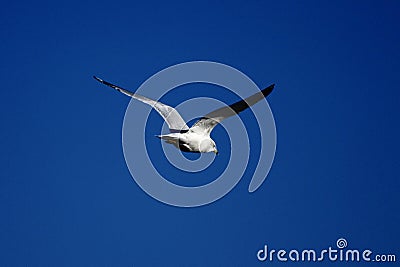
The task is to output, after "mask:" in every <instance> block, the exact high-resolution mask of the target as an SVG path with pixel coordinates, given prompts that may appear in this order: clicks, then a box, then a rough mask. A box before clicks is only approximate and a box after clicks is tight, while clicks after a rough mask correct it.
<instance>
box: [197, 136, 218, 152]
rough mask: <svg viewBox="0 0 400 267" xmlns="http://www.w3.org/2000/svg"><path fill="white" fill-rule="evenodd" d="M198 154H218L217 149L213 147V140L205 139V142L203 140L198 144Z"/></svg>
mask: <svg viewBox="0 0 400 267" xmlns="http://www.w3.org/2000/svg"><path fill="white" fill-rule="evenodd" d="M199 150H200V152H203V153H204V152H206V153H207V152H214V153H215V154H218V149H217V146H216V145H215V142H214V140H212V139H211V138H207V139H205V140H203V141H202V142H201V143H200V149H199Z"/></svg>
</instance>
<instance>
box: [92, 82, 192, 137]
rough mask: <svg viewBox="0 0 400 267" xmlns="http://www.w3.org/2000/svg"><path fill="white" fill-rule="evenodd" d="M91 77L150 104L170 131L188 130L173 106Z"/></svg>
mask: <svg viewBox="0 0 400 267" xmlns="http://www.w3.org/2000/svg"><path fill="white" fill-rule="evenodd" d="M93 78H95V79H96V80H97V81H99V82H101V83H102V84H105V85H107V86H109V87H111V88H114V89H115V90H117V91H119V92H121V93H123V94H125V95H127V96H130V97H133V98H135V99H137V100H139V101H141V102H143V103H146V104H148V105H150V106H151V107H152V108H154V109H155V110H156V111H157V112H158V113H159V114H160V115H161V116H162V117H163V119H164V120H165V122H166V123H167V124H168V127H169V130H170V131H171V132H180V131H187V130H189V127H188V126H187V125H186V123H185V121H184V120H183V119H182V117H181V115H179V113H178V111H176V109H174V108H173V107H170V106H168V105H165V104H163V103H161V102H158V101H155V100H153V99H150V98H147V97H145V96H142V95H138V94H135V93H132V92H130V91H128V90H126V89H124V88H121V87H119V86H116V85H114V84H112V83H109V82H107V81H104V80H102V79H100V78H98V77H96V76H93Z"/></svg>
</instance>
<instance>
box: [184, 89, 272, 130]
mask: <svg viewBox="0 0 400 267" xmlns="http://www.w3.org/2000/svg"><path fill="white" fill-rule="evenodd" d="M274 86H275V84H272V85H270V86H268V87H267V88H265V89H264V90H261V91H260V92H258V93H255V94H254V95H252V96H249V97H248V98H246V99H243V100H241V101H238V102H236V103H234V104H232V105H229V106H225V107H222V108H219V109H216V110H214V111H212V112H210V113H208V114H207V115H204V117H202V118H201V119H199V120H198V121H197V122H196V123H195V124H194V125H193V126H192V127H191V128H190V131H193V132H197V133H201V134H207V135H209V134H210V132H211V131H212V130H213V129H214V127H215V126H216V125H217V124H218V123H220V122H221V121H222V120H224V119H226V118H229V117H231V116H233V115H236V114H238V113H240V112H242V111H243V110H245V109H247V108H248V107H250V106H252V105H254V104H256V103H257V102H259V101H260V100H261V99H264V98H265V97H267V96H268V95H269V94H270V93H271V92H272V90H273V89H274Z"/></svg>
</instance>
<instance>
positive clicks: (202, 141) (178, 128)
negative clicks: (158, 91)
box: [93, 76, 275, 154]
mask: <svg viewBox="0 0 400 267" xmlns="http://www.w3.org/2000/svg"><path fill="white" fill-rule="evenodd" d="M93 78H95V79H96V80H97V81H99V82H101V83H103V84H105V85H107V86H110V87H112V88H114V89H115V90H117V91H119V92H121V93H123V94H125V95H127V96H130V97H132V98H135V99H137V100H139V101H141V102H143V103H146V104H148V105H150V106H151V107H152V108H154V109H155V110H156V111H157V112H158V113H159V114H160V115H161V116H162V117H163V119H164V120H165V122H166V123H167V124H168V127H169V130H170V132H171V133H170V134H164V135H157V137H158V138H161V139H162V140H164V141H165V142H167V143H168V144H172V145H174V146H175V147H176V148H178V149H180V150H182V151H185V152H196V153H207V152H214V153H215V154H218V150H217V147H216V145H215V142H214V140H212V139H211V137H210V133H211V131H212V130H213V129H214V127H215V126H216V125H217V124H218V123H220V122H221V121H222V120H224V119H226V118H228V117H231V116H233V115H236V114H238V113H240V112H242V111H243V110H245V109H247V108H248V107H250V106H252V105H254V104H256V103H257V102H259V101H260V100H261V99H264V98H265V97H267V96H268V95H269V94H270V93H271V92H272V90H273V89H274V86H275V84H272V85H270V86H268V87H267V88H265V89H264V90H261V91H260V92H258V93H255V94H254V95H252V96H250V97H248V98H246V99H244V100H241V101H238V102H236V103H234V104H232V105H229V106H225V107H222V108H219V109H216V110H214V111H212V112H210V113H208V114H206V115H204V116H203V117H202V118H200V119H199V120H198V121H197V122H196V123H195V124H194V125H193V126H192V127H190V128H189V127H188V126H187V125H186V123H185V121H184V120H183V119H182V117H181V115H179V113H178V111H177V110H176V109H174V108H173V107H170V106H168V105H165V104H163V103H161V102H158V101H156V100H152V99H150V98H147V97H145V96H142V95H139V94H136V93H132V92H130V91H128V90H126V89H123V88H121V87H119V86H116V85H114V84H112V83H109V82H107V81H104V80H102V79H100V78H98V77H96V76H93Z"/></svg>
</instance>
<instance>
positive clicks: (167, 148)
mask: <svg viewBox="0 0 400 267" xmlns="http://www.w3.org/2000/svg"><path fill="white" fill-rule="evenodd" d="M191 83H207V84H212V85H218V86H221V87H223V88H225V89H227V90H229V91H230V92H232V93H234V94H236V95H237V96H238V97H240V98H241V99H244V98H246V97H248V96H250V95H252V94H254V93H256V92H259V91H260V89H259V88H258V87H257V85H256V84H255V83H254V82H253V81H252V80H251V79H250V78H249V77H247V76H246V75H245V74H243V73H242V72H240V71H239V70H237V69H235V68H233V67H230V66H227V65H224V64H221V63H216V62H208V61H193V62H187V63H182V64H178V65H174V66H171V67H168V68H166V69H164V70H162V71H160V72H158V73H156V74H155V75H153V76H152V77H150V78H149V79H148V80H146V81H145V82H144V83H143V84H142V85H141V86H140V87H139V89H138V90H136V93H138V94H141V95H145V96H147V97H149V98H152V99H156V100H158V99H160V98H161V97H162V96H163V95H165V94H166V93H168V92H170V91H171V90H172V89H174V88H176V87H179V86H182V85H185V84H191ZM172 93H173V92H172ZM221 100H223V99H221ZM166 104H168V103H166ZM227 104H228V105H229V104H231V103H226V104H225V103H222V105H227ZM214 107H221V103H220V101H218V100H216V99H212V98H206V97H198V98H191V99H188V100H186V101H184V102H182V103H181V104H179V105H178V106H176V109H177V110H178V111H179V113H180V114H181V115H182V116H183V117H184V119H185V120H186V121H190V120H191V119H194V118H198V117H199V116H201V115H204V114H207V113H208V112H209V111H211V110H212V108H214ZM151 111H152V109H151V107H149V106H145V105H142V104H141V103H139V101H136V100H134V99H133V100H131V101H130V103H129V105H128V107H127V110H126V113H125V117H124V123H123V129H122V144H123V150H124V156H125V161H126V164H127V166H128V168H129V171H130V173H131V175H132V177H133V179H134V180H135V182H136V183H137V184H138V185H139V186H140V187H141V188H142V189H143V190H144V191H145V192H146V193H147V194H148V195H150V196H151V197H153V198H155V199H157V200H159V201H161V202H163V203H166V204H169V205H173V206H179V207H196V206H202V205H206V204H208V203H212V202H214V201H216V200H218V199H220V198H222V197H223V196H224V195H226V194H227V193H229V191H231V190H232V189H233V188H234V187H235V186H236V184H237V183H238V182H239V181H240V179H241V178H242V176H243V174H244V172H245V170H246V168H247V166H248V163H249V159H250V145H249V138H250V136H249V132H248V129H246V127H245V125H244V123H243V122H242V121H241V119H240V117H239V116H233V117H231V118H230V119H229V122H226V123H225V121H223V122H222V123H221V125H222V126H223V127H224V130H225V135H226V138H227V139H228V140H229V141H230V145H231V151H230V152H231V153H230V157H229V161H228V164H227V165H226V168H225V170H224V171H223V172H222V173H221V174H219V176H218V177H217V178H216V179H214V180H213V181H212V182H210V183H208V184H205V185H201V186H193V187H189V186H182V185H177V184H174V183H172V182H171V181H170V180H168V178H170V177H165V176H166V175H167V174H165V173H163V172H160V168H162V166H157V164H158V162H157V161H156V160H152V158H154V157H152V156H151V153H152V149H151V148H149V147H147V145H146V130H145V131H142V130H141V129H146V127H148V124H149V123H151V122H149V120H148V118H149V116H150V112H151ZM249 111H251V112H252V113H253V116H254V118H255V121H256V123H257V126H258V127H257V128H258V129H257V130H256V131H252V132H251V134H252V136H251V138H259V143H260V153H259V156H258V162H257V165H256V168H255V171H254V173H253V175H252V179H251V181H250V184H249V188H248V191H249V192H254V191H256V190H257V189H258V188H259V187H260V186H261V184H262V183H263V181H264V180H265V178H266V177H267V175H268V172H269V170H270V168H271V166H272V162H273V160H274V156H275V149H276V130H275V121H274V118H273V115H272V111H271V109H270V107H269V105H268V103H267V101H266V100H262V101H260V102H259V103H257V104H256V105H254V106H251V107H250V108H249ZM189 126H190V125H189ZM166 129H167V127H166V125H165V124H164V126H163V131H164V132H165V131H166ZM253 132H255V133H253ZM257 132H259V136H257ZM154 134H160V133H153V136H154ZM254 135H256V136H254ZM153 138H154V137H153ZM217 146H218V144H217ZM171 148H172V149H171ZM162 151H163V153H164V156H165V158H166V159H167V160H168V162H169V164H171V165H172V166H173V167H174V168H176V169H177V170H179V171H182V172H184V173H187V175H188V179H189V178H190V175H191V173H197V172H200V171H203V170H205V169H207V168H209V167H210V166H211V165H212V164H213V162H215V161H216V160H217V159H218V157H220V156H217V157H216V156H215V155H212V154H211V153H207V154H200V156H199V158H198V159H196V160H189V159H187V158H186V157H184V156H183V155H182V153H181V152H180V151H179V150H177V149H176V148H173V147H172V146H171V145H168V144H165V143H163V144H162ZM256 160H257V159H256Z"/></svg>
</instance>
